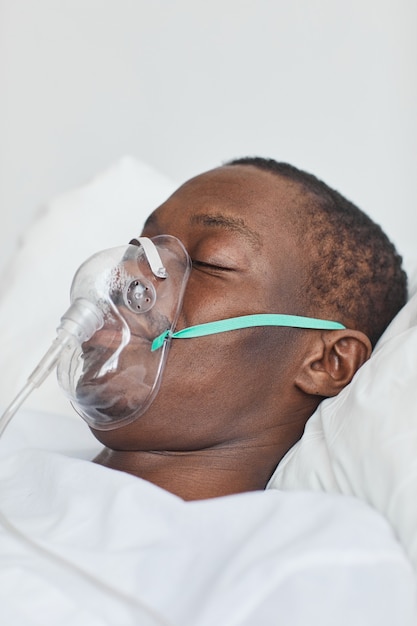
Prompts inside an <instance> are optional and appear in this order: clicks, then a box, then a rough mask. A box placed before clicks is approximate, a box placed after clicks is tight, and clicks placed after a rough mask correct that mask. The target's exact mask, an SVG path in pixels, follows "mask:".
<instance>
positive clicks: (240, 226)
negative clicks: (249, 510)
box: [94, 166, 371, 500]
mask: <svg viewBox="0 0 417 626" xmlns="http://www.w3.org/2000/svg"><path fill="white" fill-rule="evenodd" d="M303 201H304V198H303V195H302V193H301V191H300V189H299V188H298V186H297V185H296V184H294V183H291V182H289V181H288V180H286V179H284V178H281V177H278V176H276V175H273V174H271V173H269V172H264V171H261V170H259V169H257V168H254V167H252V166H225V167H221V168H218V169H215V170H212V171H210V172H207V173H205V174H202V175H201V176H197V177H196V178H194V179H192V180H190V181H188V182H187V183H185V185H183V186H182V187H180V188H179V189H178V190H177V191H176V192H175V193H174V194H173V195H172V196H171V197H170V198H169V199H168V200H167V201H166V202H165V203H164V204H162V205H161V206H160V207H159V208H158V209H156V211H154V213H152V215H151V216H150V218H149V220H148V222H147V224H146V225H145V229H144V231H143V235H145V236H148V237H154V236H156V235H158V234H170V235H174V236H176V237H178V238H179V239H180V240H181V241H182V242H183V244H184V245H185V247H186V249H187V251H188V253H189V254H190V256H191V259H192V260H193V270H192V273H191V277H190V279H189V282H188V285H187V288H186V292H185V298H184V303H183V307H182V311H181V315H180V318H179V321H178V324H177V329H181V328H185V327H188V326H192V325H195V324H202V323H204V322H209V321H214V320H219V319H224V318H229V317H234V316H239V315H248V314H252V313H291V314H298V315H308V314H309V312H308V310H307V309H306V304H305V303H306V301H307V300H306V294H305V293H302V292H301V289H300V285H301V284H304V283H305V281H306V279H307V277H308V250H304V249H300V246H299V244H298V242H297V238H296V236H295V233H294V232H293V227H292V226H291V209H292V207H294V206H297V207H300V206H302V202H303ZM328 313H329V312H327V313H326V311H325V310H323V312H321V313H320V316H321V317H323V318H326V319H327V318H328ZM339 321H341V322H342V323H344V324H345V325H347V326H348V325H349V322H350V320H339ZM370 353H371V345H370V342H369V340H368V338H367V337H366V336H365V335H364V334H363V333H361V332H360V331H358V330H338V331H319V330H296V329H287V328H257V329H242V330H236V331H232V332H227V333H223V334H218V335H212V336H207V337H201V338H195V339H190V340H173V342H172V347H171V350H170V353H169V357H168V361H167V365H166V369H165V372H164V376H163V380H162V385H161V388H160V390H159V392H158V394H157V396H156V398H155V400H154V402H153V403H152V404H151V406H150V407H149V408H148V410H147V411H146V412H145V413H144V414H143V415H142V416H141V417H140V418H139V419H137V420H136V421H135V422H133V423H132V424H129V425H127V426H123V427H121V428H118V429H116V430H113V431H106V432H99V431H94V434H95V436H96V437H97V438H98V439H99V440H100V441H101V442H102V443H103V444H104V445H105V446H106V447H105V449H104V450H103V452H102V453H101V454H99V456H98V457H97V459H96V462H97V463H101V464H102V465H106V466H108V467H111V468H113V469H118V470H122V471H125V472H129V473H131V474H134V475H136V476H139V477H141V478H144V479H146V480H149V481H151V482H153V483H155V484H157V485H159V486H160V487H162V488H164V489H166V490H168V491H170V492H172V493H174V494H177V495H178V496H180V497H182V498H184V499H185V500H193V499H202V498H209V497H215V496H222V495H226V494H231V493H239V492H243V491H251V490H258V489H264V488H265V485H266V483H267V481H268V479H269V477H270V476H271V474H272V472H273V471H274V469H275V467H276V465H277V464H278V462H279V461H280V460H281V458H282V457H283V456H284V455H285V453H286V452H287V451H288V450H289V449H290V448H291V447H292V446H293V445H294V443H295V442H296V441H297V440H298V439H299V438H300V437H301V435H302V433H303V429H304V426H305V423H306V421H307V419H308V418H309V417H310V416H311V414H312V413H313V412H314V410H315V409H316V407H317V406H318V404H319V403H320V402H321V400H322V399H323V398H325V397H328V396H333V395H336V394H337V393H339V391H340V390H341V389H343V387H344V386H345V385H347V384H348V383H349V382H350V380H351V378H352V377H353V375H354V373H355V372H356V370H357V369H358V368H359V367H360V366H361V365H362V364H363V363H364V362H365V361H366V360H367V359H368V358H369V356H370Z"/></svg>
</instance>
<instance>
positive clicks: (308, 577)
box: [0, 411, 417, 626]
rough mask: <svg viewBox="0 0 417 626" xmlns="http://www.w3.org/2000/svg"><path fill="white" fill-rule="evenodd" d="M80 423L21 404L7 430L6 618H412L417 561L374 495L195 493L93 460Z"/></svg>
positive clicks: (222, 621)
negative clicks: (188, 497)
mask: <svg viewBox="0 0 417 626" xmlns="http://www.w3.org/2000/svg"><path fill="white" fill-rule="evenodd" d="M29 424H30V427H29V428H28V425H29ZM80 424H81V420H79V422H78V421H77V420H72V421H71V420H69V421H65V419H64V420H63V419H62V418H61V417H57V418H56V421H55V423H54V422H52V421H51V415H46V416H43V415H42V414H32V412H30V411H26V412H24V411H22V412H21V413H20V414H19V415H18V416H17V417H16V420H15V422H12V423H11V425H10V426H9V429H8V430H7V431H6V433H5V435H4V441H3V446H2V455H1V459H0V488H1V506H0V511H1V520H0V554H1V560H0V606H1V616H2V619H1V623H2V624H13V626H21V625H22V626H26V625H31V626H32V625H39V626H48V625H51V626H52V625H54V626H56V624H59V625H60V626H63V625H65V626H70V625H71V626H72V625H74V626H83V625H84V624H85V625H86V626H87V625H88V626H96V625H97V626H99V625H114V626H124V625H126V626H127V625H133V624H134V625H135V626H137V625H148V624H149V625H151V626H153V625H157V624H170V625H181V626H187V625H190V626H213V625H214V624H216V625H227V626H233V625H242V626H243V625H245V626H249V625H250V626H263V625H265V626H266V625H268V626H269V625H271V624H276V623H281V622H282V623H285V624H286V625H291V626H295V625H297V626H298V625H299V626H301V625H302V626H305V625H306V624H309V626H310V625H314V624H320V626H327V625H328V626H330V625H331V626H334V625H335V624H337V625H338V626H344V625H346V626H347V625H353V624H354V625H355V626H360V625H363V626H365V625H366V626H373V625H375V626H385V625H386V626H388V625H389V626H391V625H392V624H401V625H402V626H409V625H410V626H411V624H413V625H414V624H415V623H417V608H416V606H417V598H416V596H417V585H416V578H415V575H414V573H413V569H412V567H411V565H410V563H409V561H408V560H407V558H406V557H405V555H404V552H403V549H402V548H401V547H400V545H399V543H398V542H397V540H396V539H395V537H394V536H393V533H392V530H391V528H390V526H389V525H388V524H387V522H386V521H385V520H384V519H383V518H382V517H381V516H380V515H379V514H377V513H375V512H374V511H373V510H372V509H370V508H369V507H368V506H367V505H366V504H364V503H362V502H359V501H358V500H355V499H353V498H350V497H346V496H340V495H330V494H323V493H289V492H287V493H284V492H280V491H276V490H271V491H267V492H255V493H247V494H242V495H237V496H231V497H226V498H216V499H213V500H206V501H199V502H192V503H186V502H184V501H182V500H181V499H180V498H177V497H176V496H173V495H172V494H169V493H168V492H166V491H164V490H162V489H159V488H158V487H156V486H154V485H152V484H150V483H148V482H146V481H143V480H140V479H138V478H135V477H133V476H130V475H128V474H124V473H121V472H116V471H113V470H109V469H107V468H103V467H101V466H97V465H95V464H94V463H91V462H89V461H87V460H85V459H86V458H89V455H90V454H91V453H93V452H94V448H95V444H92V441H90V435H89V434H88V431H83V432H82V437H84V436H85V439H84V443H82V444H81V446H80V445H79V444H80V433H81V431H80V430H79V427H80ZM82 426H83V425H82ZM83 428H84V427H83ZM56 429H60V431H61V439H60V440H59V438H58V437H57V436H56V432H55V430H56ZM23 432H25V437H23V436H22V433H23ZM28 433H29V434H28ZM58 441H60V444H58V443H57V442H58ZM57 445H60V446H61V447H62V451H63V453H59V452H58V449H57ZM28 446H31V447H28ZM74 446H76V447H77V446H78V449H77V450H74ZM36 447H38V448H39V449H36ZM40 448H43V450H42V449H40ZM48 448H49V449H48ZM74 454H76V455H77V456H78V457H80V458H75V457H74Z"/></svg>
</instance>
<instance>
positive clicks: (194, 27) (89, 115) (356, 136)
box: [0, 0, 417, 267]
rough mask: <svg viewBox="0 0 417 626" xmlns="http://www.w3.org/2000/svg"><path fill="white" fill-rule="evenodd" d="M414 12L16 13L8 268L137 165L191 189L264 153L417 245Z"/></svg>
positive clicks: (414, 7)
mask: <svg viewBox="0 0 417 626" xmlns="http://www.w3.org/2000/svg"><path fill="white" fill-rule="evenodd" d="M416 20H417V4H416V3H415V1H414V0H349V2H345V1H338V0H298V1H296V0H294V1H292V2H291V1H288V0H210V2H205V1H203V0H201V1H199V0H152V1H150V0H35V1H33V0H0V211H1V213H0V215H1V232H0V250H1V252H0V267H1V265H3V264H4V259H5V257H6V255H7V254H9V253H10V251H11V249H12V244H13V242H14V240H15V238H16V237H17V234H18V232H20V230H21V229H22V227H23V226H24V225H25V224H26V223H27V222H28V220H29V217H30V216H31V215H32V214H33V211H34V209H35V208H36V207H37V206H38V205H40V204H42V202H44V201H46V200H47V199H49V198H50V197H51V196H52V195H54V194H56V193H57V192H61V191H64V190H66V189H68V188H70V187H73V186H75V185H78V184H79V183H81V182H83V181H84V180H86V179H88V178H89V177H90V176H91V175H92V174H94V173H95V172H97V171H99V170H100V169H102V168H104V167H105V166H107V165H109V164H110V163H112V162H113V161H114V160H116V159H117V158H118V157H120V156H121V155H123V154H132V155H134V156H136V157H138V158H141V159H143V160H145V161H147V162H148V163H149V164H151V165H153V166H155V167H156V168H158V169H159V170H161V171H162V172H164V173H165V174H168V175H169V176H171V177H173V178H175V179H178V180H179V181H181V180H183V179H185V178H187V177H189V176H190V175H192V174H195V173H198V172H199V171H202V170H204V169H207V168H210V167H212V166H215V165H217V164H218V163H219V162H221V161H223V160H225V159H228V158H231V157H234V156H241V155H245V154H255V153H256V154H260V155H263V156H271V157H274V158H277V159H281V160H286V161H289V162H292V163H294V164H295V165H298V166H301V167H304V168H306V169H308V170H310V171H312V172H313V173H315V174H316V175H319V176H320V177H322V178H323V179H324V180H326V182H328V183H330V184H331V185H333V186H335V187H337V188H339V189H340V191H342V193H344V194H345V195H347V196H348V197H350V198H351V199H353V200H354V201H356V202H357V203H358V204H359V205H360V206H362V208H364V209H365V210H366V211H367V212H369V213H370V214H371V215H373V216H374V217H376V218H377V219H381V220H382V222H383V224H384V226H385V228H386V229H387V230H388V232H389V234H390V235H391V236H392V237H393V238H394V240H395V241H396V242H397V243H399V244H400V247H401V248H402V249H404V248H406V247H407V246H408V245H410V246H411V245H412V244H413V242H414V241H415V235H416V232H417V210H416V205H417V203H416V199H417V187H416V182H415V171H416V144H417V122H416V117H417V115H416V104H417V71H416V69H417V61H416V59H417V56H416V54H417V37H416V35H415V24H416Z"/></svg>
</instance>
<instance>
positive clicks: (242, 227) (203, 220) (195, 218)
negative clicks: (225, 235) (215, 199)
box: [190, 213, 261, 248]
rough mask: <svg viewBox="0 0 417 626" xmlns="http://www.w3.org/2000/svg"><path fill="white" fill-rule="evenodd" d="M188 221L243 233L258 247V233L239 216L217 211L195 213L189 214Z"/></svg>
mask: <svg viewBox="0 0 417 626" xmlns="http://www.w3.org/2000/svg"><path fill="white" fill-rule="evenodd" d="M190 222H191V223H192V224H201V225H203V226H208V227H209V228H210V227H212V228H223V229H224V230H229V231H232V232H236V233H238V234H240V235H243V236H244V237H245V238H246V239H248V241H249V242H250V243H251V244H252V245H253V246H255V247H256V248H259V246H260V243H261V241H260V237H259V234H258V233H256V232H255V231H254V230H252V229H251V228H249V226H248V225H247V224H245V222H244V220H243V219H242V218H240V217H231V216H227V215H222V214H219V213H216V214H209V213H196V214H194V215H192V216H191V218H190Z"/></svg>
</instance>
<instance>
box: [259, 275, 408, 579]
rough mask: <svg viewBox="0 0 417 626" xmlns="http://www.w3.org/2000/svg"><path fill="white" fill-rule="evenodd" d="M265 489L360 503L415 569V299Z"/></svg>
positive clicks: (319, 414)
mask: <svg viewBox="0 0 417 626" xmlns="http://www.w3.org/2000/svg"><path fill="white" fill-rule="evenodd" d="M415 278H416V277H415V276H414V277H413V280H412V281H411V282H412V284H414V285H415V284H416V280H415ZM268 487H269V488H276V489H298V490H299V489H301V490H305V489H314V490H322V491H328V492H331V491H333V492H341V493H344V494H349V495H354V496H357V497H358V498H361V499H363V500H365V501H366V502H368V503H369V504H371V505H372V506H374V507H375V508H376V509H377V510H379V511H380V512H381V513H383V514H384V515H385V516H386V517H387V518H388V520H389V521H390V523H391V525H392V526H393V528H394V530H395V531H396V533H397V535H398V537H399V538H400V540H401V541H402V542H403V545H404V546H405V548H406V550H407V552H408V554H409V556H410V558H411V559H412V561H413V563H414V565H415V566H416V567H417V505H416V494H417V294H415V295H414V296H413V297H412V298H411V299H410V301H409V302H408V304H407V305H406V306H405V307H404V308H403V309H402V311H400V313H399V314H398V315H397V317H396V318H395V319H394V320H393V322H392V323H391V325H390V326H389V328H388V329H387V330H386V331H385V333H384V335H383V336H382V337H381V339H380V341H379V342H378V345H377V346H376V348H375V350H374V353H373V355H372V356H371V358H370V360H369V361H368V362H367V363H365V364H364V365H363V366H362V368H361V369H360V370H359V371H358V372H357V373H356V375H355V377H354V379H353V380H352V382H351V383H350V385H348V387H346V388H345V389H344V390H343V391H342V392H341V393H340V394H339V395H338V396H337V397H335V398H331V399H328V400H325V401H324V402H323V403H322V404H321V405H320V406H319V408H318V410H317V411H316V412H315V414H314V415H313V416H312V417H311V418H310V419H309V421H308V422H307V425H306V428H305V432H304V435H303V437H302V438H301V440H300V441H299V442H298V443H297V444H296V445H295V446H294V447H293V448H292V449H291V450H290V451H289V452H288V453H287V455H286V456H285V457H284V459H283V460H282V461H281V463H280V464H279V465H278V468H277V469H276V471H275V473H274V475H273V476H272V478H271V480H270V483H269V485H268Z"/></svg>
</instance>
